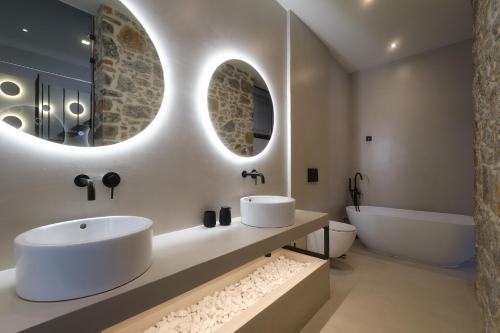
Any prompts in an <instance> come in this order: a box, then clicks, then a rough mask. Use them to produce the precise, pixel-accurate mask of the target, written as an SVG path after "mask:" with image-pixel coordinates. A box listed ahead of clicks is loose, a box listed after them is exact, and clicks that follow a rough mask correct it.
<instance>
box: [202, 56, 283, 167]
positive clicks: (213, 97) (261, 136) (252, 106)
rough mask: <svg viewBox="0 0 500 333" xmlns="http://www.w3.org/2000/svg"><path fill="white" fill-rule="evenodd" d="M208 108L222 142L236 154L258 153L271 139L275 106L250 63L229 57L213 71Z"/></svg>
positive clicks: (262, 81)
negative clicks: (229, 58)
mask: <svg viewBox="0 0 500 333" xmlns="http://www.w3.org/2000/svg"><path fill="white" fill-rule="evenodd" d="M208 112H209V115H210V119H211V121H212V125H213V127H214V129H215V132H216V133H217V135H218V137H219V139H220V140H221V142H222V143H223V144H224V145H225V146H226V148H227V149H229V150H230V151H231V152H233V153H234V154H236V155H238V156H244V157H251V156H256V155H258V154H260V153H261V152H262V151H263V150H264V149H265V148H266V146H267V145H268V144H269V141H270V140H271V136H272V133H273V126H274V108H273V101H272V99H271V94H270V93H269V88H268V87H267V84H266V82H265V81H264V79H263V78H262V76H261V75H260V74H259V73H258V72H257V70H256V69H255V68H254V67H252V66H251V65H250V64H248V63H246V62H244V61H241V60H236V59H232V60H228V61H226V62H224V63H223V64H221V65H220V66H219V67H217V69H216V70H215V72H214V73H213V75H212V78H211V80H210V84H209V88H208Z"/></svg>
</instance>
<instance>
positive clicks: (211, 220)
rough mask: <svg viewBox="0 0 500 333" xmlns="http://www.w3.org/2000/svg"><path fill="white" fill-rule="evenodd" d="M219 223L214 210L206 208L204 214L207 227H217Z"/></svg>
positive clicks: (204, 223) (204, 222)
mask: <svg viewBox="0 0 500 333" xmlns="http://www.w3.org/2000/svg"><path fill="white" fill-rule="evenodd" d="M216 223H217V217H216V216H215V211H214V210H206V211H205V213H204V214H203V225H204V226H205V227H207V228H213V227H215V224H216Z"/></svg>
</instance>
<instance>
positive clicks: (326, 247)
mask: <svg viewBox="0 0 500 333" xmlns="http://www.w3.org/2000/svg"><path fill="white" fill-rule="evenodd" d="M323 246H324V247H323V252H324V253H323V254H321V253H317V252H313V251H309V250H304V249H300V248H298V247H296V246H295V244H294V246H291V245H285V246H283V248H284V249H285V250H289V251H293V252H297V253H301V254H305V255H308V256H311V257H315V258H319V259H324V260H329V259H330V228H328V227H323Z"/></svg>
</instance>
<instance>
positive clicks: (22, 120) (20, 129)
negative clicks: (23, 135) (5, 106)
mask: <svg viewBox="0 0 500 333" xmlns="http://www.w3.org/2000/svg"><path fill="white" fill-rule="evenodd" d="M1 117H2V118H0V120H1V122H2V124H4V125H7V126H9V127H12V128H14V129H15V130H17V131H22V130H24V129H25V127H26V126H25V123H26V121H25V120H24V118H23V117H22V116H20V115H19V114H16V113H10V112H6V113H3V114H2V116H1ZM7 117H16V118H17V119H19V121H20V122H21V127H19V128H16V127H14V126H11V125H9V124H7V123H5V122H4V121H3V120H4V119H5V118H7Z"/></svg>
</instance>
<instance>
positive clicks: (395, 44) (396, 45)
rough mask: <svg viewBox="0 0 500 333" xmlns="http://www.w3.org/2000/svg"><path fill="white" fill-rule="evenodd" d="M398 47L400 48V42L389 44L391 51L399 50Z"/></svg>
mask: <svg viewBox="0 0 500 333" xmlns="http://www.w3.org/2000/svg"><path fill="white" fill-rule="evenodd" d="M398 47H399V43H398V42H391V43H390V44H389V49H390V50H395V49H397V48H398Z"/></svg>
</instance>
